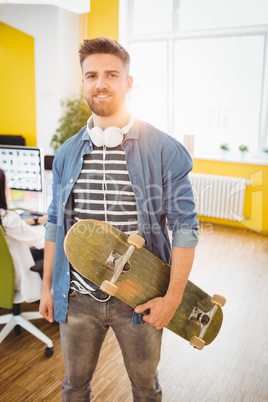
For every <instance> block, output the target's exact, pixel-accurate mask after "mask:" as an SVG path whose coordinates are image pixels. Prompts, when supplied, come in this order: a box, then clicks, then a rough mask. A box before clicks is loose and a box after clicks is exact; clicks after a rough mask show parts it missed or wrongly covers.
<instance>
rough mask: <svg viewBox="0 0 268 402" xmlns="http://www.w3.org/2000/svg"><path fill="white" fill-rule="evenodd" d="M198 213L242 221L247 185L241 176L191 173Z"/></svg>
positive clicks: (246, 181) (247, 182)
mask: <svg viewBox="0 0 268 402" xmlns="http://www.w3.org/2000/svg"><path fill="white" fill-rule="evenodd" d="M189 178H190V181H191V183H192V187H193V193H194V198H195V204H196V212H197V214H198V215H201V216H207V217H213V218H221V219H228V220H233V221H240V220H242V219H244V204H245V193H246V186H247V185H248V184H250V182H249V181H248V180H247V179H244V178H241V177H229V176H218V175H210V174H201V173H190V174H189Z"/></svg>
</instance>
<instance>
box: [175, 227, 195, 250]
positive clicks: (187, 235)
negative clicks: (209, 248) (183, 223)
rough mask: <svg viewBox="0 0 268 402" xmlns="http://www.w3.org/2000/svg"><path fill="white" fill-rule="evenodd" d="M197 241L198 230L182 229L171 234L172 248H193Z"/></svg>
mask: <svg viewBox="0 0 268 402" xmlns="http://www.w3.org/2000/svg"><path fill="white" fill-rule="evenodd" d="M198 241H199V232H198V229H191V228H182V229H178V230H176V231H174V232H173V234H172V246H173V247H183V248H194V247H196V246H197V243H198Z"/></svg>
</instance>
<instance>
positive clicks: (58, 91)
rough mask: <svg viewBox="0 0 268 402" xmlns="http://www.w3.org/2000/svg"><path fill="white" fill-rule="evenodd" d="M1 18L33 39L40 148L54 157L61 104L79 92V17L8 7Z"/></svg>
mask: <svg viewBox="0 0 268 402" xmlns="http://www.w3.org/2000/svg"><path fill="white" fill-rule="evenodd" d="M0 19H1V21H2V22H4V23H6V24H8V25H10V26H12V27H13V28H16V29H19V30H20V31H22V32H24V33H26V34H28V35H31V36H33V37H34V43H35V84H36V85H35V87H36V126H37V127H36V129H37V145H38V146H39V147H42V149H43V151H44V153H45V154H52V153H53V151H52V149H51V147H50V141H51V138H52V136H53V134H54V133H55V131H56V129H57V127H58V120H59V118H60V117H61V110H62V107H61V101H63V100H65V99H66V98H68V97H70V96H74V95H78V94H79V91H80V76H79V60H78V47H79V15H78V14H74V13H72V12H70V11H66V10H63V9H60V8H57V7H54V6H38V5H33V6H32V5H5V6H2V7H1V9H0ZM18 62H19V61H18Z"/></svg>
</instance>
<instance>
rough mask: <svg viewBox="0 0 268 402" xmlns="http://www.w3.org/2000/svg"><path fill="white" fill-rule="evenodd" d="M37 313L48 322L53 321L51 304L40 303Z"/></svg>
mask: <svg viewBox="0 0 268 402" xmlns="http://www.w3.org/2000/svg"><path fill="white" fill-rule="evenodd" d="M39 312H40V314H41V315H42V316H43V317H44V318H45V319H46V320H47V321H49V322H53V321H54V308H53V304H52V305H51V304H50V303H44V302H41V303H40V307H39Z"/></svg>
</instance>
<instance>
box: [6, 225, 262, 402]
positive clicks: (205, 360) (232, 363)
mask: <svg viewBox="0 0 268 402" xmlns="http://www.w3.org/2000/svg"><path fill="white" fill-rule="evenodd" d="M190 279H191V280H192V281H193V282H195V283H196V284H197V285H198V286H200V287H202V288H203V289H204V290H206V291H207V292H208V293H209V294H213V293H219V294H222V295H224V296H225V297H226V298H227V304H226V306H225V307H224V323H223V327H222V330H221V332H220V334H219V336H218V337H217V339H216V340H215V341H214V342H213V343H212V344H211V345H209V346H207V347H206V348H205V349H204V350H203V351H198V350H196V349H193V348H192V347H191V346H190V345H189V344H187V343H186V342H185V341H184V340H182V339H181V338H179V337H177V336H176V335H174V334H173V333H171V332H170V331H168V330H165V331H164V338H163V348H162V357H161V362H160V365H159V378H160V382H161V385H162V388H163V401H164V402H172V401H174V402H175V401H176V402H188V401H198V402H199V401H224V402H225V401H234V402H236V401H249V402H255V401H268V296H267V293H268V292H267V291H268V238H267V237H263V236H261V235H259V234H255V233H251V232H248V231H243V230H240V229H230V228H227V227H220V226H211V225H210V224H203V225H202V226H201V240H200V243H199V245H198V247H197V251H196V259H195V263H194V267H193V270H192V273H191V277H190ZM3 313H4V311H3V310H2V311H1V314H3ZM36 325H37V326H38V327H39V328H40V329H41V330H42V331H43V332H45V333H46V334H47V335H48V336H49V337H51V338H52V339H53V342H54V348H55V353H54V356H53V357H52V358H46V357H45V356H44V354H43V352H44V348H45V347H44V346H43V344H42V343H41V342H40V341H38V340H36V339H35V338H34V337H33V336H32V335H30V334H28V333H26V332H25V331H23V332H22V334H21V335H20V336H19V337H15V335H14V334H13V333H12V334H10V335H9V336H8V337H7V338H6V339H5V340H4V341H3V343H2V344H1V345H0V401H1V402H10V401H12V402H17V401H18V402H21V401H60V400H61V382H62V379H63V377H64V364H63V359H62V355H61V350H60V342H59V332H58V325H57V324H52V325H51V324H48V323H46V322H45V321H44V320H38V321H36ZM92 401H98V402H104V401H105V402H106V401H107V402H108V401H109V402H130V401H132V398H131V390H130V386H129V382H128V378H127V375H126V372H125V369H124V366H123V361H122V357H121V354H120V350H119V348H118V345H117V342H116V340H115V337H114V335H113V333H112V332H109V333H108V336H107V338H106V340H105V343H104V346H103V349H102V353H101V357H100V360H99V364H98V368H97V372H96V374H95V378H94V382H93V394H92Z"/></svg>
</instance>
